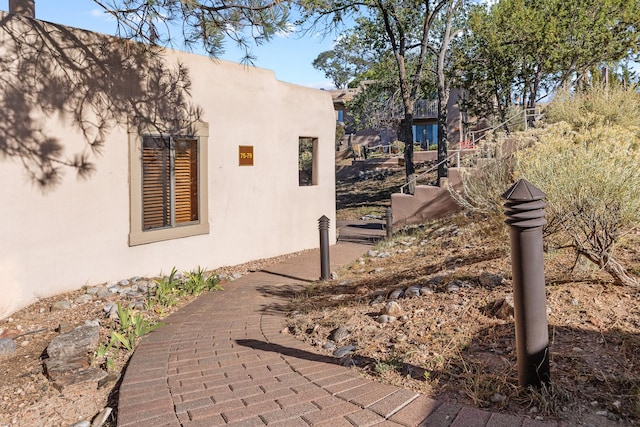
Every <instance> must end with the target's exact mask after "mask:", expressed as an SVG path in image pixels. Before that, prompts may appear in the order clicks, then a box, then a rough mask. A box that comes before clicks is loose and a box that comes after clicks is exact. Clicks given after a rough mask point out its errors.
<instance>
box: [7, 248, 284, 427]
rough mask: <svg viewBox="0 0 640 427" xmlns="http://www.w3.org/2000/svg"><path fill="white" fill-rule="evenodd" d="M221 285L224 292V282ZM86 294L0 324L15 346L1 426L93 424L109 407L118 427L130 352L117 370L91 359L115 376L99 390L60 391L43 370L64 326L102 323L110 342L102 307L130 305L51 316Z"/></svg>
mask: <svg viewBox="0 0 640 427" xmlns="http://www.w3.org/2000/svg"><path fill="white" fill-rule="evenodd" d="M290 256H291V254H290V255H285V256H282V257H276V258H270V259H267V260H256V261H253V262H249V263H246V264H242V265H238V266H234V267H229V268H222V269H219V270H216V271H215V273H216V274H218V275H223V276H225V277H233V275H237V274H246V273H248V272H250V271H255V270H259V269H262V268H264V267H265V266H267V265H269V264H271V263H275V262H279V261H281V260H283V259H285V258H287V257H290ZM96 285H97V284H96ZM221 285H222V286H223V287H224V282H222V283H221ZM223 292H224V291H223ZM83 293H85V291H84V290H78V291H75V292H69V293H65V294H60V295H56V296H54V297H51V298H44V299H41V300H39V301H38V302H36V303H34V304H32V305H30V306H28V307H26V308H24V309H22V310H20V311H18V312H16V313H14V314H13V315H11V316H10V317H8V318H6V319H3V320H0V329H2V332H0V338H13V339H14V340H15V342H16V351H15V352H14V353H12V354H10V355H5V356H0V427H4V426H24V427H35V426H38V427H47V426H51V427H54V426H55V427H58V426H69V425H72V424H73V423H76V422H78V421H82V420H89V421H91V420H93V419H94V418H96V416H97V415H98V414H99V413H100V412H101V411H102V410H103V409H104V408H105V407H110V408H113V409H114V411H113V412H112V413H111V414H110V415H109V417H108V419H107V420H106V422H105V423H104V426H115V425H116V417H117V401H118V387H119V381H118V380H119V377H120V376H121V373H124V368H125V366H126V363H127V360H128V359H129V357H130V355H131V353H130V352H128V351H126V350H124V349H122V350H120V351H118V353H117V354H116V355H115V357H113V358H112V360H113V366H112V367H107V366H106V363H105V361H104V360H103V359H102V360H101V359H99V358H98V357H96V355H89V361H90V362H91V363H92V365H94V366H95V365H97V366H101V367H102V368H103V369H104V370H105V371H108V372H109V373H110V374H111V375H110V377H109V381H107V382H106V384H105V385H104V386H101V387H99V388H97V387H96V383H95V382H92V383H87V384H80V385H73V386H69V387H65V388H64V389H62V390H58V389H56V388H55V387H54V386H53V385H52V382H51V381H50V380H49V379H48V378H47V377H46V376H45V373H44V371H43V359H44V358H46V348H47V345H48V344H49V343H50V342H51V340H52V339H53V338H55V337H56V336H57V335H58V334H59V332H58V330H59V328H60V326H61V325H62V327H63V328H65V329H67V330H68V329H71V328H73V327H75V326H80V325H82V324H84V322H85V320H94V319H99V320H100V326H101V328H100V329H101V332H100V343H101V344H104V343H107V342H109V335H110V327H111V326H112V325H113V323H114V321H113V320H109V319H106V318H105V312H104V311H103V307H104V306H105V305H106V304H108V303H110V302H121V303H122V304H123V305H124V304H126V303H128V302H129V301H128V300H125V299H122V298H121V297H120V296H118V295H117V294H113V295H111V296H109V297H106V298H100V299H94V300H93V301H91V302H88V303H84V304H72V306H71V308H69V309H67V310H62V311H50V307H51V306H52V305H53V303H54V302H56V301H63V300H68V301H74V300H75V299H76V298H77V297H78V296H80V295H81V294H83ZM192 299H193V297H192V296H185V297H181V298H180V300H179V301H178V302H177V304H176V305H174V306H172V307H169V308H168V309H166V310H165V311H164V313H162V315H159V314H158V313H156V312H155V311H152V310H143V311H142V313H143V314H144V316H145V317H146V318H147V319H149V320H151V321H153V322H160V321H161V318H162V317H165V316H166V315H169V314H171V313H172V312H174V311H175V310H177V309H179V308H180V307H182V306H184V305H185V304H187V303H188V302H190V301H191V300H192Z"/></svg>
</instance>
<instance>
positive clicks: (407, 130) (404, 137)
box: [398, 114, 416, 194]
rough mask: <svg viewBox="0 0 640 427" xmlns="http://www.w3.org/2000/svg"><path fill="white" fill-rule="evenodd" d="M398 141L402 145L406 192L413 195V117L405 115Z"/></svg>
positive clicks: (414, 183)
mask: <svg viewBox="0 0 640 427" xmlns="http://www.w3.org/2000/svg"><path fill="white" fill-rule="evenodd" d="M398 139H400V141H402V142H403V143H404V169H405V174H406V177H407V183H408V184H409V185H407V192H408V193H409V194H414V193H415V191H416V181H415V177H416V168H415V165H414V163H413V115H412V114H405V115H404V121H403V122H402V123H401V125H400V134H399V135H398Z"/></svg>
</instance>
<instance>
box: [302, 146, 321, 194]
mask: <svg viewBox="0 0 640 427" xmlns="http://www.w3.org/2000/svg"><path fill="white" fill-rule="evenodd" d="M305 139H307V140H311V143H312V146H311V176H310V182H308V183H305V182H303V181H302V175H301V172H302V171H301V169H300V166H301V165H300V162H301V157H300V155H301V153H300V147H301V144H302V140H305ZM318 147H319V140H318V137H315V136H299V137H298V147H297V148H298V187H314V186H317V185H318Z"/></svg>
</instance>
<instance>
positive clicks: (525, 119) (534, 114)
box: [469, 107, 542, 147]
mask: <svg viewBox="0 0 640 427" xmlns="http://www.w3.org/2000/svg"><path fill="white" fill-rule="evenodd" d="M541 115H542V113H541V112H540V107H534V108H525V109H524V110H522V111H518V112H517V113H515V114H514V115H513V116H511V117H509V118H508V119H507V120H505V121H504V122H502V123H499V124H497V125H495V126H493V127H491V128H485V129H478V130H475V131H470V132H469V134H470V136H471V138H470V139H469V141H470V142H471V144H472V146H474V147H475V146H476V144H478V142H480V141H482V140H483V139H485V138H486V137H487V135H489V134H492V133H493V132H495V131H496V130H497V129H500V128H502V127H504V126H505V125H508V124H514V123H517V124H520V123H522V125H523V127H524V130H527V126H528V123H529V119H530V118H533V120H534V121H536V120H538V119H539V118H540V116H541ZM518 119H522V121H520V120H518ZM478 134H480V135H479V136H478Z"/></svg>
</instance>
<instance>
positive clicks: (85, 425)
mask: <svg viewBox="0 0 640 427" xmlns="http://www.w3.org/2000/svg"><path fill="white" fill-rule="evenodd" d="M69 427H91V421H87V420H82V421H78V422H77V423H73V424H71V425H70V426H69Z"/></svg>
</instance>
